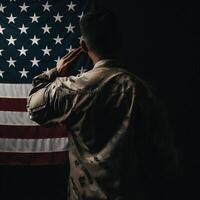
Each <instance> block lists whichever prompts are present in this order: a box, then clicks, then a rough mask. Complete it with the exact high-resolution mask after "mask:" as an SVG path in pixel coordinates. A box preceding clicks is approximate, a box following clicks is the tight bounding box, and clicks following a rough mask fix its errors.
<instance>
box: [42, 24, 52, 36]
mask: <svg viewBox="0 0 200 200" xmlns="http://www.w3.org/2000/svg"><path fill="white" fill-rule="evenodd" d="M42 29H43V30H44V32H43V34H45V33H50V29H51V27H49V26H48V25H47V24H46V25H45V26H44V27H42Z"/></svg>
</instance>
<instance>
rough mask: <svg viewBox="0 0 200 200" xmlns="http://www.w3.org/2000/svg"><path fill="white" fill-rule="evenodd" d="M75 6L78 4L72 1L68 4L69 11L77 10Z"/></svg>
mask: <svg viewBox="0 0 200 200" xmlns="http://www.w3.org/2000/svg"><path fill="white" fill-rule="evenodd" d="M75 6H76V4H73V2H72V1H71V3H70V4H68V5H67V7H68V11H70V10H72V11H75V8H74V7H75Z"/></svg>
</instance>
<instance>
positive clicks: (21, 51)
mask: <svg viewBox="0 0 200 200" xmlns="http://www.w3.org/2000/svg"><path fill="white" fill-rule="evenodd" d="M18 51H19V52H20V55H19V56H21V55H25V56H26V52H27V51H28V49H24V46H22V48H21V49H18Z"/></svg>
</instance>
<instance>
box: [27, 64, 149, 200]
mask: <svg viewBox="0 0 200 200" xmlns="http://www.w3.org/2000/svg"><path fill="white" fill-rule="evenodd" d="M151 97H152V96H151V92H150V91H149V90H148V88H147V87H146V86H145V84H143V82H142V81H140V80H139V79H137V78H136V77H135V76H134V75H132V74H130V73H129V72H127V71H126V70H123V69H121V68H118V65H117V64H116V63H115V62H114V61H112V60H106V61H100V62H98V63H97V64H96V65H95V66H94V68H93V69H92V70H90V71H88V72H85V73H83V74H82V75H80V76H69V77H58V73H57V71H56V69H52V70H50V71H49V72H45V73H43V74H41V75H39V76H37V77H35V78H34V80H33V89H32V90H31V93H30V96H29V99H28V104H27V108H28V111H29V114H30V118H31V119H32V120H34V121H36V122H37V123H39V124H41V125H44V126H55V125H59V124H66V125H67V129H68V130H67V132H68V137H69V162H70V176H69V189H68V193H69V197H68V199H69V200H104V199H107V200H108V199H109V200H125V199H126V200H127V199H132V198H130V197H129V195H130V193H132V192H133V191H132V189H133V187H134V188H135V186H134V185H133V184H132V180H133V179H135V180H137V174H136V173H135V172H134V168H137V167H138V166H137V165H136V164H135V163H134V159H135V156H134V155H135V154H136V152H135V151H134V148H135V146H134V145H135V144H134V142H133V141H137V140H136V139H137V138H134V137H137V136H136V134H135V131H134V130H135V129H136V128H137V127H134V124H135V123H134V120H135V122H136V121H137V119H134V118H136V113H137V110H138V109H137V108H138V107H140V106H139V104H138V102H140V103H141V105H142V104H143V103H144V104H143V105H145V104H147V102H148V101H149V100H150V99H151ZM145 101H146V102H145ZM144 110H145V106H144ZM136 145H137V144H136ZM135 189H136V190H137V188H135Z"/></svg>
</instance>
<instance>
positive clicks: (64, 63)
mask: <svg viewBox="0 0 200 200" xmlns="http://www.w3.org/2000/svg"><path fill="white" fill-rule="evenodd" d="M81 52H83V49H82V48H81V47H79V48H77V49H74V50H72V51H71V52H70V53H68V54H66V55H65V56H63V57H62V58H61V59H60V61H59V62H58V64H57V66H56V69H57V71H58V73H59V74H60V75H64V74H65V72H66V70H67V69H68V68H69V67H70V66H71V64H72V62H73V61H74V60H75V59H76V58H77V57H78V56H79V55H80V54H81Z"/></svg>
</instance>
